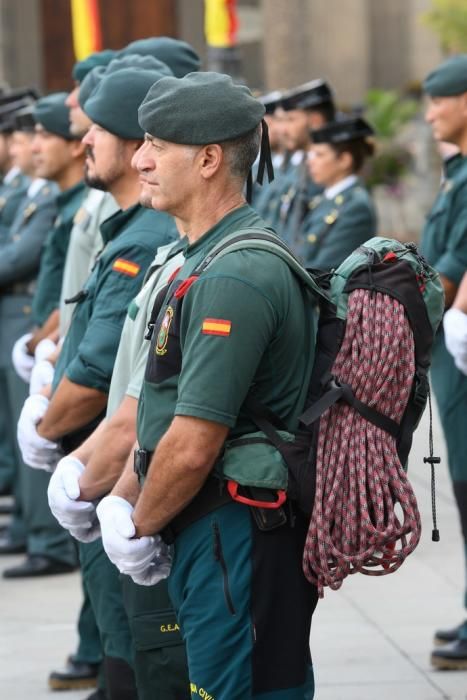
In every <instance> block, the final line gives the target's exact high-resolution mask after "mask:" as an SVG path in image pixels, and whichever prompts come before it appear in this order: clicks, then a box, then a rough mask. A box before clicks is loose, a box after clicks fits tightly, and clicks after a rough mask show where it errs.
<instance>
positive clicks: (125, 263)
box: [112, 258, 141, 277]
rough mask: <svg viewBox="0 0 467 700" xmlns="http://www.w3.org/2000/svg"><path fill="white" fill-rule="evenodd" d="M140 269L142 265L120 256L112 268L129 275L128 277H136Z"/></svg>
mask: <svg viewBox="0 0 467 700" xmlns="http://www.w3.org/2000/svg"><path fill="white" fill-rule="evenodd" d="M140 269H141V267H140V265H138V264H137V263H134V262H131V260H125V259H124V258H118V259H117V260H116V261H115V262H114V264H113V265H112V270H115V272H121V273H122V275H128V277H136V275H137V274H138V272H139V271H140Z"/></svg>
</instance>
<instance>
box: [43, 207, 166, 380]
mask: <svg viewBox="0 0 467 700" xmlns="http://www.w3.org/2000/svg"><path fill="white" fill-rule="evenodd" d="M101 234H102V238H103V240H104V244H105V247H104V250H103V252H102V254H101V255H100V256H99V258H98V260H97V262H96V264H95V266H94V269H93V271H92V272H91V274H90V276H89V278H88V280H87V281H86V283H85V285H84V289H83V292H82V294H81V298H80V299H79V301H78V302H77V304H76V307H75V310H74V313H73V317H72V321H71V325H70V328H69V329H68V333H67V334H66V337H65V342H64V343H63V347H62V351H61V353H60V357H59V359H58V362H57V366H56V369H55V374H54V383H53V388H54V389H55V388H56V387H57V386H58V384H59V382H60V380H61V378H62V377H63V375H64V374H65V373H66V376H67V377H68V379H70V380H71V381H72V382H74V383H75V384H81V385H82V386H87V387H90V388H94V389H99V390H100V391H102V392H105V393H108V391H109V386H110V379H111V375H112V370H113V366H114V361H115V356H116V354H117V349H118V343H119V340H120V334H121V332H122V326H123V322H124V320H125V316H126V311H127V307H128V304H129V303H130V301H131V300H132V299H133V297H134V296H135V295H136V294H137V292H138V291H139V289H140V288H141V284H142V282H143V278H144V273H145V271H146V269H147V268H148V266H149V265H150V263H151V262H152V260H153V258H154V254H155V251H156V250H157V248H158V247H159V246H161V245H166V244H167V243H168V242H169V241H173V240H175V238H176V237H177V236H178V232H177V229H176V226H175V222H174V220H173V219H172V217H170V216H168V215H167V214H163V213H161V212H156V211H153V210H149V209H144V208H143V207H141V206H140V205H139V204H137V205H135V206H133V207H130V208H129V209H126V210H125V211H120V210H119V211H118V212H117V213H116V214H114V215H113V216H111V217H110V219H107V221H105V222H104V223H103V224H102V225H101Z"/></svg>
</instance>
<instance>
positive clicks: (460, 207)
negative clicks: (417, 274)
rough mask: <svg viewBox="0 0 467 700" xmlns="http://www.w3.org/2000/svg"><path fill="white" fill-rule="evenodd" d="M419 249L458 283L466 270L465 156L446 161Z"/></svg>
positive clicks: (466, 172) (466, 211) (466, 190)
mask: <svg viewBox="0 0 467 700" xmlns="http://www.w3.org/2000/svg"><path fill="white" fill-rule="evenodd" d="M421 252H422V253H423V255H424V256H425V257H426V259H427V260H428V262H429V263H430V265H432V266H433V267H434V268H436V270H437V271H438V272H439V273H440V274H441V275H444V276H445V277H447V278H448V279H449V280H451V282H454V284H457V285H458V284H459V283H460V281H461V279H462V277H463V276H464V272H465V271H466V270H467V156H461V155H457V156H454V157H453V158H450V159H449V160H448V161H447V163H446V179H445V180H444V182H443V184H442V186H441V190H440V192H439V194H438V197H437V198H436V200H435V203H434V205H433V207H432V209H431V211H430V213H429V215H428V218H427V222H426V225H425V228H424V230H423V236H422V242H421Z"/></svg>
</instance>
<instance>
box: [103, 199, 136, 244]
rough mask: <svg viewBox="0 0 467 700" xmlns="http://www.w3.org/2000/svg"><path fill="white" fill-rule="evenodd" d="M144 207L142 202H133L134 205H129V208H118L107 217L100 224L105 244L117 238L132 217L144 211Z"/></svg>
mask: <svg viewBox="0 0 467 700" xmlns="http://www.w3.org/2000/svg"><path fill="white" fill-rule="evenodd" d="M142 209H143V207H142V206H141V204H133V206H131V207H128V209H125V210H122V209H118V211H116V212H115V213H114V214H112V216H110V217H109V218H108V219H106V220H105V221H104V222H103V223H102V224H101V225H100V231H101V236H102V240H103V241H104V244H105V243H108V242H109V241H111V240H112V239H113V238H116V237H117V236H118V234H119V233H120V232H121V231H122V230H123V229H124V228H125V227H126V226H127V224H128V223H129V222H130V221H131V219H132V218H133V217H134V216H136V214H138V212H140V211H142Z"/></svg>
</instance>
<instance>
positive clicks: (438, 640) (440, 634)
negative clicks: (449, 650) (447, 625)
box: [434, 620, 467, 646]
mask: <svg viewBox="0 0 467 700" xmlns="http://www.w3.org/2000/svg"><path fill="white" fill-rule="evenodd" d="M464 625H466V626H467V620H466V621H465V622H461V624H460V625H458V626H457V627H451V629H448V630H436V632H435V637H434V643H435V646H441V644H449V643H450V642H455V641H456V640H457V639H459V633H460V631H461V629H462V627H463V626H464Z"/></svg>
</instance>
